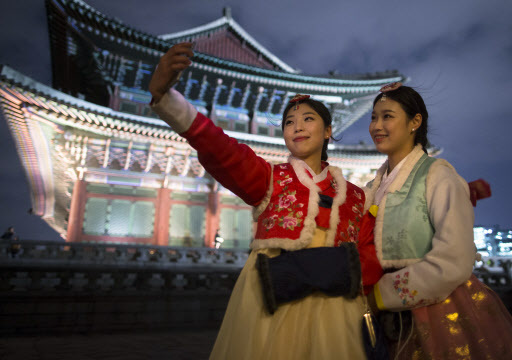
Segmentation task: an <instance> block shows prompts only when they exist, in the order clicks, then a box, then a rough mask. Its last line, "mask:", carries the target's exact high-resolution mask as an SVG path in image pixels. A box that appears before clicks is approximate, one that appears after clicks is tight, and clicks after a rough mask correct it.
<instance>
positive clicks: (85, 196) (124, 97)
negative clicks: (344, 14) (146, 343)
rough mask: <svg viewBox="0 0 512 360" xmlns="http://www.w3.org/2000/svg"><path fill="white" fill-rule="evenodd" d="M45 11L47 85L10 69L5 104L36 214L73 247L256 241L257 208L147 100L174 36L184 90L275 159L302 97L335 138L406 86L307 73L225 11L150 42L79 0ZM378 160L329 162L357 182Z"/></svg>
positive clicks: (346, 148)
mask: <svg viewBox="0 0 512 360" xmlns="http://www.w3.org/2000/svg"><path fill="white" fill-rule="evenodd" d="M46 8H47V17H48V29H49V36H50V46H51V58H52V76H53V77H52V87H49V86H46V85H43V84H41V83H38V82H36V81H34V80H33V79H31V78H29V77H27V76H25V75H23V74H21V73H19V72H17V71H16V70H15V69H12V68H10V67H7V66H2V68H1V72H0V101H1V105H2V110H3V115H4V118H5V119H6V121H7V123H8V126H9V129H10V131H11V133H12V136H13V138H14V139H15V143H16V146H17V151H18V154H19V157H20V160H21V162H22V164H23V166H24V169H25V171H26V174H27V178H28V180H29V184H30V192H31V198H32V208H33V212H34V213H35V214H36V215H38V216H41V217H42V218H43V219H44V220H45V221H46V222H47V223H48V224H49V225H50V226H51V227H52V228H54V229H55V230H56V231H58V232H59V233H60V234H61V235H62V237H63V238H65V239H66V241H70V242H101V243H105V242H107V243H108V242H116V243H140V244H155V245H171V246H193V247H202V246H206V247H213V246H214V239H215V237H216V234H217V233H218V235H220V237H222V238H223V239H224V242H223V243H222V247H226V248H242V249H243V248H248V246H249V243H250V241H251V239H252V230H253V221H252V216H251V215H252V209H251V208H250V207H249V206H248V205H246V204H245V203H243V202H242V201H241V200H240V199H239V198H237V197H236V196H234V195H233V194H232V193H231V192H230V191H228V190H226V189H224V188H223V187H222V186H221V185H220V184H218V183H217V182H216V181H215V180H214V179H212V178H211V176H209V174H208V173H206V172H205V170H204V168H203V167H202V166H201V164H200V163H199V162H198V159H197V154H196V152H195V151H194V149H192V148H191V147H190V146H189V145H188V144H187V142H186V141H185V140H184V139H183V138H181V137H180V136H179V135H178V134H176V133H175V132H173V131H172V130H171V129H170V128H169V127H168V126H167V125H166V124H165V123H164V122H163V121H161V120H159V119H158V118H157V117H156V116H155V114H154V113H152V111H151V109H150V107H149V105H148V103H149V102H150V99H151V96H150V94H149V92H148V90H147V89H148V84H149V80H150V78H151V74H152V72H153V69H154V67H155V65H156V64H157V63H158V60H159V58H160V57H161V56H162V55H163V54H164V53H165V51H167V50H168V49H169V48H170V47H171V46H172V44H174V43H177V42H180V41H194V42H195V43H196V47H195V51H196V56H195V57H194V61H193V64H192V66H191V67H190V68H189V69H188V70H187V71H185V72H184V73H183V74H182V77H181V79H180V82H179V83H178V84H177V85H176V88H177V90H178V91H180V92H181V93H182V94H183V95H184V96H185V97H186V98H187V99H188V100H189V101H190V102H191V103H192V104H193V105H194V106H195V107H196V108H197V110H198V111H199V112H201V113H203V114H205V115H207V116H208V117H210V118H211V119H212V120H213V121H214V122H215V123H216V125H217V126H220V127H222V128H223V129H224V130H225V131H226V133H227V134H229V135H230V136H232V137H234V138H235V139H237V140H238V141H239V142H241V143H245V144H247V145H249V146H250V147H251V148H252V149H253V150H254V151H255V152H256V153H257V154H258V155H259V156H261V157H263V158H264V159H265V160H267V161H269V162H272V163H280V162H285V161H286V159H287V156H288V151H287V149H286V147H285V145H284V140H283V139H282V136H281V135H282V133H281V128H280V116H281V113H282V111H283V109H284V107H285V106H286V104H287V102H288V100H289V99H290V98H291V97H293V96H294V95H295V94H296V93H305V94H310V95H312V96H313V98H315V99H317V100H320V101H323V102H324V103H325V104H326V105H327V106H328V107H329V109H330V110H331V113H332V115H333V133H334V135H335V136H339V135H340V134H342V133H343V131H344V130H345V129H346V128H347V127H348V126H350V125H351V124H353V123H354V122H355V121H357V120H358V119H359V118H360V117H361V116H362V115H363V114H365V113H366V112H368V110H369V109H370V108H371V104H372V100H373V98H374V96H375V95H376V93H377V92H378V90H379V89H380V88H381V87H382V85H384V84H386V83H389V82H394V81H404V80H405V77H404V76H403V75H401V74H399V73H398V72H396V71H392V72H382V73H375V74H351V75H340V74H338V73H336V72H330V73H326V74H325V75H321V76H318V75H307V74H303V73H301V72H299V71H297V70H295V69H294V68H293V67H292V66H290V65H288V64H286V63H285V62H283V61H282V60H280V59H279V58H278V57H277V56H276V55H275V54H272V53H271V52H270V51H268V50H267V49H266V48H265V47H264V46H262V45H261V44H260V43H258V41H257V40H256V39H254V38H253V37H252V36H251V35H250V34H248V33H247V32H246V31H245V30H244V29H243V28H242V27H241V26H240V25H239V24H238V23H237V22H236V21H235V20H234V19H233V17H232V15H231V13H230V10H229V9H225V10H224V14H223V16H222V17H221V18H220V19H218V20H215V21H213V22H211V23H209V24H206V25H202V26H198V27H194V28H191V29H188V30H184V31H181V32H178V33H172V34H166V35H160V36H156V35H152V34H147V33H144V32H141V31H139V30H137V29H135V28H133V27H130V26H129V25H126V24H123V23H122V22H120V21H119V20H116V19H114V18H111V17H108V16H106V15H104V14H102V13H100V12H98V11H97V10H95V9H93V8H92V7H90V6H89V5H87V4H86V3H85V2H83V1H81V0H46ZM170 16H172V14H170ZM276 125H277V126H276ZM383 161H384V156H382V155H380V154H379V153H377V152H376V150H375V148H374V146H373V145H371V146H370V145H364V144H358V145H339V144H330V145H329V162H330V163H331V164H332V165H335V166H339V167H341V168H342V169H343V173H344V175H345V176H346V178H347V180H349V181H351V182H354V183H356V184H360V185H361V184H364V183H365V182H366V181H368V180H369V179H371V178H372V173H374V172H375V170H376V169H377V168H378V167H379V166H380V165H381V164H382V162H383Z"/></svg>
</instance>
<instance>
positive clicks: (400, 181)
mask: <svg viewBox="0 0 512 360" xmlns="http://www.w3.org/2000/svg"><path fill="white" fill-rule="evenodd" d="M424 154H425V152H424V151H423V148H422V146H421V145H419V144H418V145H416V146H415V147H414V149H412V151H411V152H410V153H409V155H407V159H406V160H405V162H404V164H403V165H402V167H401V168H400V170H399V171H398V175H397V176H396V178H395V180H394V181H393V183H392V184H391V185H389V188H388V193H391V192H395V191H398V190H400V189H401V188H402V186H403V185H404V183H405V181H406V180H407V178H408V177H409V174H410V173H411V171H412V168H413V167H414V165H416V163H417V162H418V160H419V159H420V158H421V157H422V156H423V155H424ZM384 196H386V195H384Z"/></svg>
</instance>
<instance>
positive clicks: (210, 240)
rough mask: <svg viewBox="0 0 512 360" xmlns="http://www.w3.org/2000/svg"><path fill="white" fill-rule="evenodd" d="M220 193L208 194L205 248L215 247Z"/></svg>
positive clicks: (212, 192)
mask: <svg viewBox="0 0 512 360" xmlns="http://www.w3.org/2000/svg"><path fill="white" fill-rule="evenodd" d="M219 199H220V197H219V193H218V192H217V191H214V190H212V191H211V192H210V193H209V194H208V207H207V208H206V226H205V234H204V235H205V236H204V246H206V247H211V248H213V247H215V233H216V232H217V229H218V228H219V216H220V211H219Z"/></svg>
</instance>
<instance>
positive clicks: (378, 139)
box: [373, 135, 387, 143]
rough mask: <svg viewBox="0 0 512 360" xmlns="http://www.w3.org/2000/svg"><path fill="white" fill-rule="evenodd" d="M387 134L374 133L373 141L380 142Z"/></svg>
mask: <svg viewBox="0 0 512 360" xmlns="http://www.w3.org/2000/svg"><path fill="white" fill-rule="evenodd" d="M386 137H387V136H386V135H375V136H374V137H373V141H374V142H376V143H380V142H382V141H383V140H384V139H385V138H386Z"/></svg>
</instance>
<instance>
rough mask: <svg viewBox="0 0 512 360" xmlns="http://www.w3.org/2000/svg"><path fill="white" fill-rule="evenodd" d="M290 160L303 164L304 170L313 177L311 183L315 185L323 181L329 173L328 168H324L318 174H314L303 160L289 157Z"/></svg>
mask: <svg viewBox="0 0 512 360" xmlns="http://www.w3.org/2000/svg"><path fill="white" fill-rule="evenodd" d="M290 158H292V159H295V160H297V161H301V162H302V163H303V164H304V168H305V169H306V170H307V171H308V172H309V174H310V175H311V176H312V177H313V182H314V183H315V184H316V183H318V182H320V181H322V180H325V178H326V177H327V173H328V172H329V166H326V167H325V168H324V169H323V170H322V171H321V172H320V174H318V175H317V174H315V172H314V171H313V169H311V168H310V167H309V165H308V164H306V162H305V161H304V160H301V159H299V158H296V157H295V156H290Z"/></svg>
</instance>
